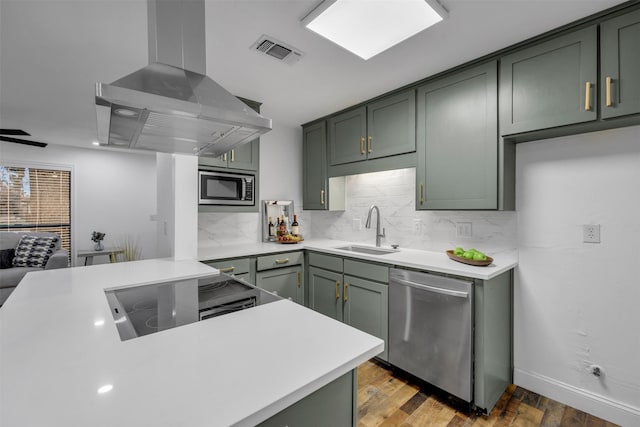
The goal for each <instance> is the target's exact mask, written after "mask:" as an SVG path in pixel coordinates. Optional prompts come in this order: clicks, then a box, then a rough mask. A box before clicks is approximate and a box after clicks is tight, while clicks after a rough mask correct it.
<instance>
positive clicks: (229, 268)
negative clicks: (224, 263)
mask: <svg viewBox="0 0 640 427" xmlns="http://www.w3.org/2000/svg"><path fill="white" fill-rule="evenodd" d="M235 269H236V268H235V267H233V266H231V267H222V268H220V269H218V271H220V273H228V272H230V271H233V270H235Z"/></svg>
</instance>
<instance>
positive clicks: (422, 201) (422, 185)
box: [420, 183, 424, 204]
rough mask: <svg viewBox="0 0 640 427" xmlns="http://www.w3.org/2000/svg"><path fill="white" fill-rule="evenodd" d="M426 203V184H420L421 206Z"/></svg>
mask: <svg viewBox="0 0 640 427" xmlns="http://www.w3.org/2000/svg"><path fill="white" fill-rule="evenodd" d="M423 203H424V184H423V183H420V204H423Z"/></svg>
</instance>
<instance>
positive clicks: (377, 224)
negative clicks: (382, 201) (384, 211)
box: [364, 205, 386, 247]
mask: <svg viewBox="0 0 640 427" xmlns="http://www.w3.org/2000/svg"><path fill="white" fill-rule="evenodd" d="M374 209H375V210H376V212H377V213H378V216H377V217H376V219H377V221H376V246H377V247H380V238H381V237H386V236H385V234H384V227H382V234H380V209H378V207H377V206H376V205H371V207H370V208H369V213H368V214H367V222H366V223H365V225H364V226H365V228H371V212H373V210H374Z"/></svg>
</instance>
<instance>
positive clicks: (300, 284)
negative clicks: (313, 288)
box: [298, 271, 302, 287]
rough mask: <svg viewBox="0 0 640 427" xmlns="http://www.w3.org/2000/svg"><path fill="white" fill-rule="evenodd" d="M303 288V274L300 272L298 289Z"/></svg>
mask: <svg viewBox="0 0 640 427" xmlns="http://www.w3.org/2000/svg"><path fill="white" fill-rule="evenodd" d="M301 286H302V273H301V272H299V271H298V287H301Z"/></svg>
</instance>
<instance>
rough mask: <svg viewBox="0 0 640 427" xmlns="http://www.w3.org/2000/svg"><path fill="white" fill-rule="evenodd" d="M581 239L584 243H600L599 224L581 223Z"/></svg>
mask: <svg viewBox="0 0 640 427" xmlns="http://www.w3.org/2000/svg"><path fill="white" fill-rule="evenodd" d="M582 241H583V242H584V243H600V224H585V225H583V226H582Z"/></svg>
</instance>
